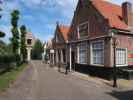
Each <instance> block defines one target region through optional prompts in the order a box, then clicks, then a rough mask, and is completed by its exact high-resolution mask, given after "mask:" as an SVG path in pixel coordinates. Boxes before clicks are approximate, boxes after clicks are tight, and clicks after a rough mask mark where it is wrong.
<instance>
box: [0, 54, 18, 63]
mask: <svg viewBox="0 0 133 100" xmlns="http://www.w3.org/2000/svg"><path fill="white" fill-rule="evenodd" d="M15 61H16V57H15V56H14V55H13V54H8V55H0V63H4V64H9V63H13V62H15Z"/></svg>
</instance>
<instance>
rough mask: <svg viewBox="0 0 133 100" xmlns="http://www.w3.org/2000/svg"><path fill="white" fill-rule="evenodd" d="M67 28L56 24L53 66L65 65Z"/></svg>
mask: <svg viewBox="0 0 133 100" xmlns="http://www.w3.org/2000/svg"><path fill="white" fill-rule="evenodd" d="M68 31H69V27H68V26H65V25H59V23H57V25H56V30H55V33H54V39H53V40H54V50H55V65H58V64H66V63H67V50H66V49H67V43H68Z"/></svg>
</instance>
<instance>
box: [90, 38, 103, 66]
mask: <svg viewBox="0 0 133 100" xmlns="http://www.w3.org/2000/svg"><path fill="white" fill-rule="evenodd" d="M98 42H102V44H103V64H94V63H93V51H92V50H93V48H92V45H93V43H98ZM104 48H105V43H104V40H96V41H92V42H91V43H90V64H91V65H96V66H104V63H105V61H104V60H105V57H104V51H105V50H104Z"/></svg>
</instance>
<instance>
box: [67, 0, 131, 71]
mask: <svg viewBox="0 0 133 100" xmlns="http://www.w3.org/2000/svg"><path fill="white" fill-rule="evenodd" d="M132 29H133V12H132V5H131V3H129V2H124V3H123V4H122V5H121V6H119V5H116V4H112V3H110V2H107V1H105V0H79V2H78V4H77V7H76V10H75V12H74V16H73V19H72V22H71V26H70V30H69V33H68V40H69V42H68V49H67V50H68V52H69V56H67V59H68V62H69V63H70V69H71V68H72V67H73V66H72V64H73V62H74V63H75V64H76V66H75V68H77V69H78V67H80V68H84V69H87V68H91V69H92V70H93V68H96V69H102V70H103V69H112V68H113V65H114V51H113V45H112V44H113V38H112V35H111V34H113V36H115V37H116V39H117V47H116V65H117V66H119V67H121V66H132V65H133V32H132ZM70 52H71V53H70Z"/></svg>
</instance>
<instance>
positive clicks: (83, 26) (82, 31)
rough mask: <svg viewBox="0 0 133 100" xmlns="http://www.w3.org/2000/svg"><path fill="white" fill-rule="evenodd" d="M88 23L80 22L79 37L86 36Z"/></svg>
mask: <svg viewBox="0 0 133 100" xmlns="http://www.w3.org/2000/svg"><path fill="white" fill-rule="evenodd" d="M88 32H89V24H88V22H85V23H82V24H80V25H79V27H78V33H79V38H80V39H81V38H85V37H87V36H88Z"/></svg>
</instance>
